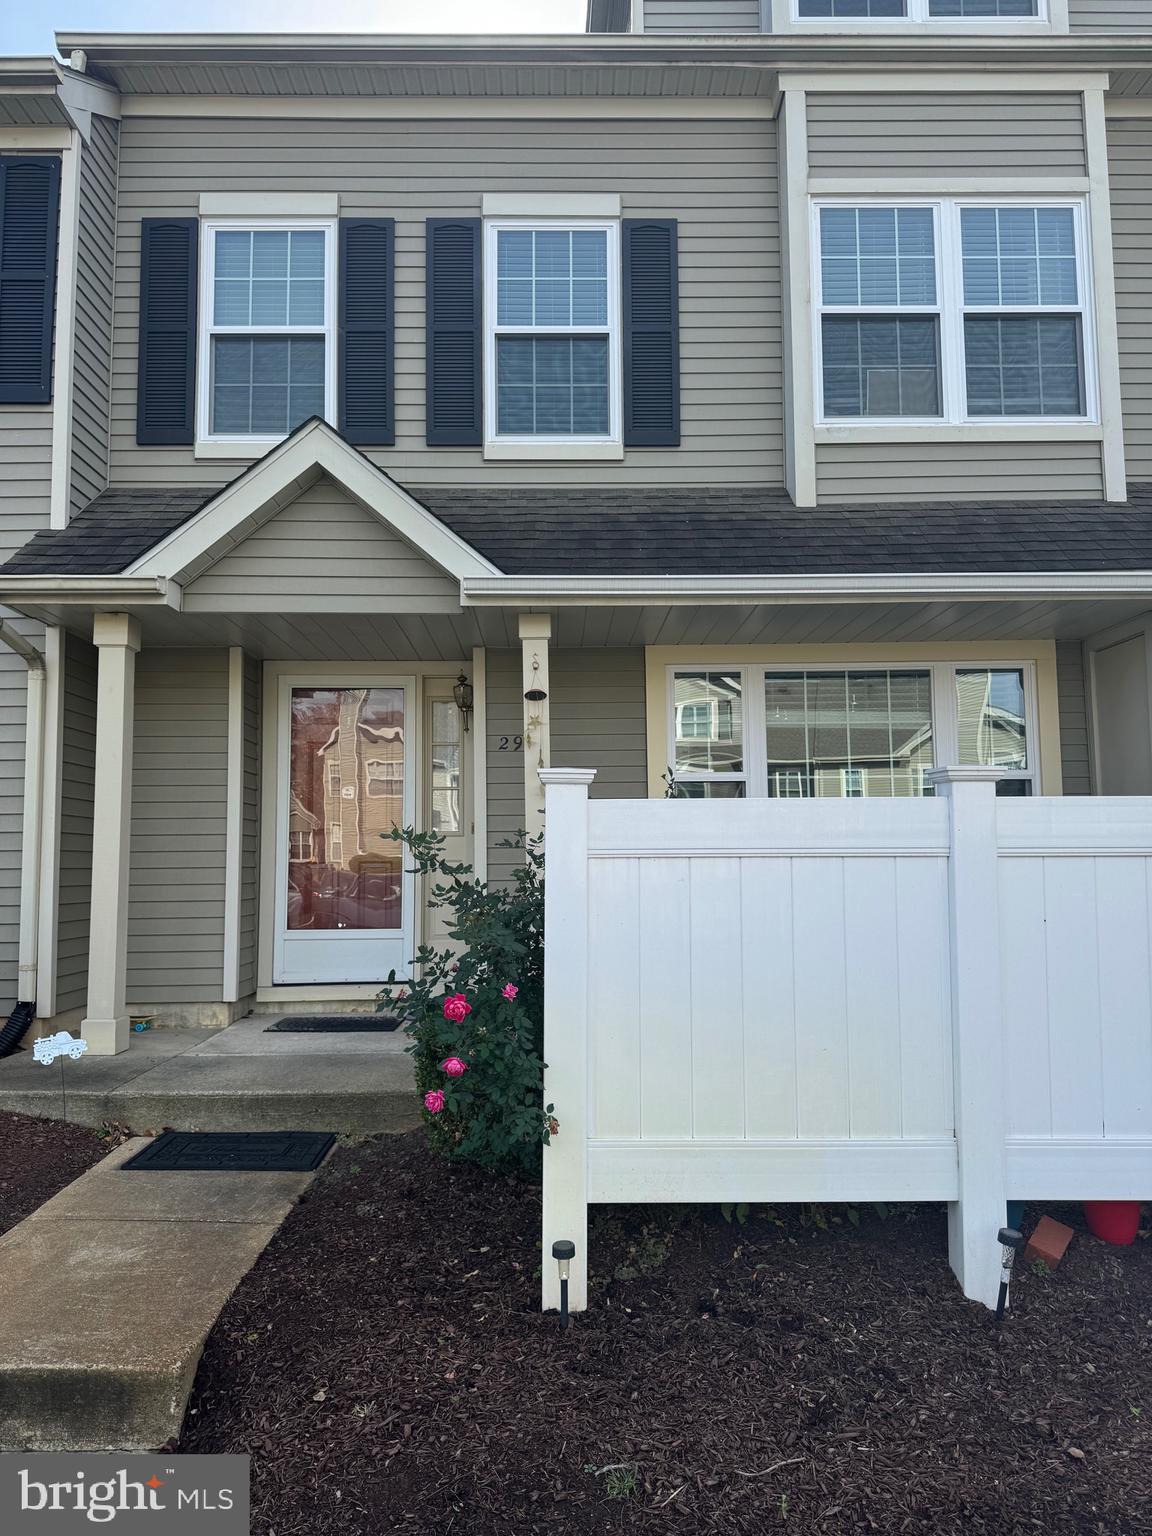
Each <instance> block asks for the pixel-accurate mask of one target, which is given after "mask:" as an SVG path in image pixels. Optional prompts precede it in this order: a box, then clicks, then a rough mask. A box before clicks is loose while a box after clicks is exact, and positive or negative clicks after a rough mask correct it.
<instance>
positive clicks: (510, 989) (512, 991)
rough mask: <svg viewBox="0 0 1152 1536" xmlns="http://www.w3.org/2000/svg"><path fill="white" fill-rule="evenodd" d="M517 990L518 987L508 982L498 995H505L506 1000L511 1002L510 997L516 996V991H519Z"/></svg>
mask: <svg viewBox="0 0 1152 1536" xmlns="http://www.w3.org/2000/svg"><path fill="white" fill-rule="evenodd" d="M519 990H520V988H519V987H514V986H513V985H512V983H511V982H509V983H508V984H507V986H506V987H505V988H504V990H503V992H501V994H500V996H501V997H506V998H507V999H508V1001H509V1002H511V1001H512V999H513V998H514V997H515V996H516V994H517V992H519Z"/></svg>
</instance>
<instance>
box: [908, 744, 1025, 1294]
mask: <svg viewBox="0 0 1152 1536" xmlns="http://www.w3.org/2000/svg"><path fill="white" fill-rule="evenodd" d="M1002 776H1003V775H1002V771H1001V770H1000V769H999V768H976V767H972V768H937V769H934V770H933V771H932V772H930V773H929V774H928V776H927V777H928V780H929V782H930V783H932V784H934V785H935V786H936V793H937V795H939V797H940V798H941V799H942V800H945V801H947V803H948V819H949V836H950V846H949V858H948V905H949V939H950V942H949V949H950V951H951V960H950V980H951V991H952V1095H953V1108H954V1112H955V1117H956V1119H955V1123H956V1157H957V1164H958V1176H959V1188H958V1191H957V1193H958V1195H959V1198H958V1199H957V1200H954V1201H952V1203H951V1204H950V1205H949V1207H948V1260H949V1263H950V1264H951V1265H952V1269H953V1270H954V1272H955V1274H956V1278H957V1279H958V1280H959V1281H960V1285H961V1287H962V1289H963V1291H964V1294H965V1296H968V1297H970V1298H971V1299H972V1300H973V1301H982V1302H983V1303H984V1305H985V1306H987V1307H992V1306H995V1304H996V1293H997V1291H998V1289H999V1284H1000V1246H999V1244H998V1243H997V1241H996V1234H997V1233H998V1232H999V1230H1000V1228H1001V1227H1002V1226H1003V1225H1004V1224H1005V1221H1006V1220H1007V1209H1006V1201H1007V1184H1006V1178H1005V1168H1004V1157H1005V1146H1004V1138H1005V1109H1004V1042H1003V1028H1002V1004H1001V996H1000V901H999V876H998V857H999V854H998V849H997V843H996V780H997V779H999V778H1001V777H1002Z"/></svg>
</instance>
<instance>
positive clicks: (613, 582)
mask: <svg viewBox="0 0 1152 1536" xmlns="http://www.w3.org/2000/svg"><path fill="white" fill-rule="evenodd" d="M0 595H2V594H0ZM1102 597H1103V598H1109V597H1115V598H1152V571H1149V572H1144V571H1090V572H1080V571H1072V572H1066V571H1056V572H1045V571H1028V572H1025V573H1022V574H1021V573H1013V572H1007V573H1000V572H989V573H982V572H976V573H971V572H961V573H959V574H957V575H949V574H946V573H944V574H942V573H939V572H932V573H926V574H911V575H883V574H880V575H877V574H874V573H867V574H864V575H839V574H837V575H831V576H829V575H796V576H473V577H466V578H465V579H464V580H463V581H462V582H461V583H460V598H461V603H462V605H463V606H464V607H465V608H501V607H512V606H516V605H517V604H520V605H523V604H529V605H539V606H542V607H553V608H564V607H583V606H589V605H590V606H593V607H596V606H611V605H614V604H621V605H624V606H635V605H641V604H644V603H658V604H661V605H673V606H675V605H679V604H692V605H695V606H708V605H723V606H728V605H732V604H735V605H737V606H739V605H743V604H749V603H841V602H854V603H871V602H893V601H896V602H900V601H916V600H924V599H927V600H929V601H933V602H937V601H939V602H952V601H965V600H973V599H980V600H983V601H988V600H993V601H995V600H1004V601H1009V602H1010V601H1013V600H1016V599H1019V598H1029V599H1033V600H1036V599H1046V598H1084V599H1088V600H1097V599H1099V598H1102Z"/></svg>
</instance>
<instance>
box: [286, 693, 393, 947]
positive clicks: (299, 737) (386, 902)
mask: <svg viewBox="0 0 1152 1536" xmlns="http://www.w3.org/2000/svg"><path fill="white" fill-rule="evenodd" d="M291 748H292V752H291V770H290V773H291V785H290V790H291V792H290V797H289V808H288V912H287V924H288V927H289V928H290V929H294V930H295V929H313V930H319V931H321V932H329V931H333V930H338V929H344V928H351V929H399V928H400V926H401V915H402V914H401V886H402V878H401V877H402V869H403V860H402V855H401V852H400V849H399V847H398V845H396V844H394V843H389V842H386V841H385V838H386V836H387V834H388V832H389V831H391V829H392V828H393V827H397V826H400V825H402V823H403V819H404V690H403V689H402V688H293V690H292V734H291Z"/></svg>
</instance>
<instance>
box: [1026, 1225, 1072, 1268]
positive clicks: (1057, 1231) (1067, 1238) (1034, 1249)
mask: <svg viewBox="0 0 1152 1536" xmlns="http://www.w3.org/2000/svg"><path fill="white" fill-rule="evenodd" d="M1075 1236H1076V1234H1075V1232H1073V1230H1072V1228H1071V1227H1066V1226H1065V1225H1064V1223H1063V1222H1062V1221H1053V1220H1052V1218H1051V1216H1041V1218H1040V1220H1039V1221H1038V1222H1037V1224H1036V1230H1035V1232H1033V1234H1032V1236H1031V1237H1030V1238H1029V1239H1028V1246H1027V1248H1025V1250H1024V1257H1025V1259H1026V1260H1027V1262H1028V1263H1029V1264H1034V1263H1035V1262H1036V1260H1037V1259H1039V1260H1041V1261H1042V1262H1043V1263H1045V1264H1047V1266H1048V1268H1049V1269H1055V1268H1056V1266H1057V1264H1059V1262H1060V1260H1061V1259H1062V1258H1063V1257H1064V1254H1065V1252H1066V1250H1067V1248H1068V1244H1069V1243H1070V1242H1071V1241H1072V1239H1073V1238H1074V1237H1075Z"/></svg>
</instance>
